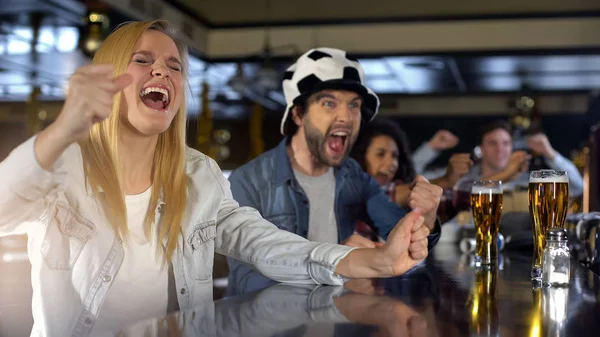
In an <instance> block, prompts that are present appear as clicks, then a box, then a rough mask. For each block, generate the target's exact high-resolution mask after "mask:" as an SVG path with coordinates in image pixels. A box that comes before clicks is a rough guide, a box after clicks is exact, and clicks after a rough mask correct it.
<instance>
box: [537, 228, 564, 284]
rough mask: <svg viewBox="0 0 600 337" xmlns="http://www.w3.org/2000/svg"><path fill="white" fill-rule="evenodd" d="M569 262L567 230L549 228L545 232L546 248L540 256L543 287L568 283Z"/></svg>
mask: <svg viewBox="0 0 600 337" xmlns="http://www.w3.org/2000/svg"><path fill="white" fill-rule="evenodd" d="M570 264H571V257H570V255H569V246H568V240H567V231H566V230H565V229H563V228H550V229H549V230H548V232H547V234H546V248H545V249H544V255H543V258H542V284H543V285H544V286H545V287H556V286H565V285H568V284H569V273H570V268H571V266H570Z"/></svg>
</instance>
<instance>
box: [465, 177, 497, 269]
mask: <svg viewBox="0 0 600 337" xmlns="http://www.w3.org/2000/svg"><path fill="white" fill-rule="evenodd" d="M471 209H472V210H473V221H474V222H475V230H476V235H475V265H476V266H482V265H495V264H496V263H497V262H498V230H499V227H500V216H502V182H501V181H476V182H474V183H473V187H472V188H471Z"/></svg>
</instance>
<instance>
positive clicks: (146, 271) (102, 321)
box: [91, 187, 169, 336]
mask: <svg viewBox="0 0 600 337" xmlns="http://www.w3.org/2000/svg"><path fill="white" fill-rule="evenodd" d="M151 195H152V187H150V188H149V189H148V190H147V191H145V192H143V193H141V194H137V195H126V196H125V204H126V206H127V225H128V227H129V236H128V238H127V240H126V241H124V242H123V249H124V251H125V256H124V257H123V263H122V264H121V268H120V269H119V272H118V273H117V277H116V278H115V279H114V280H113V281H112V284H111V286H110V289H109V290H108V294H107V296H106V299H105V300H104V303H103V304H102V307H101V308H100V312H99V314H98V319H97V320H96V323H95V324H94V328H93V329H92V332H91V336H106V335H110V334H109V333H116V332H118V331H120V330H122V329H124V328H125V327H127V326H129V325H131V324H133V323H136V322H138V321H141V320H144V319H148V318H155V317H162V316H165V315H166V314H167V302H168V270H169V268H168V264H166V263H162V262H161V261H162V260H160V259H159V258H158V256H157V254H156V247H157V245H156V238H155V237H152V238H151V239H150V240H148V239H147V238H146V235H145V234H144V219H145V217H146V212H147V210H148V207H149V205H150V197H151Z"/></svg>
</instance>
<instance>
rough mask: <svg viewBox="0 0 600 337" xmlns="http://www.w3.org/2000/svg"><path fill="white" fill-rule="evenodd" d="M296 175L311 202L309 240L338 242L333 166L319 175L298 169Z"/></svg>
mask: <svg viewBox="0 0 600 337" xmlns="http://www.w3.org/2000/svg"><path fill="white" fill-rule="evenodd" d="M294 175H295V176H296V179H297V180H298V183H299V184H300V186H301V187H302V189H303V190H304V193H306V196H307V197H308V203H309V217H308V237H307V239H308V240H309V241H316V242H328V243H339V242H338V228H337V221H336V219H335V207H334V205H335V176H334V175H333V168H332V167H330V168H329V170H328V171H327V173H325V174H323V175H321V176H318V177H313V176H307V175H304V174H302V173H300V172H298V171H296V170H294Z"/></svg>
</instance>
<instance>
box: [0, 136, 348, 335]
mask: <svg viewBox="0 0 600 337" xmlns="http://www.w3.org/2000/svg"><path fill="white" fill-rule="evenodd" d="M34 142H35V137H32V138H31V139H29V140H28V141H26V142H25V143H23V144H21V145H20V146H19V147H17V148H16V149H15V150H14V151H13V152H12V153H11V154H10V155H9V156H8V158H6V159H5V160H4V161H3V162H1V163H0V177H2V178H1V179H2V181H1V183H0V236H4V235H12V234H27V235H28V255H29V260H30V262H31V267H32V285H33V300H32V307H33V318H34V326H33V330H32V332H31V335H32V336H61V337H64V336H87V335H89V333H90V331H91V328H92V327H93V325H94V322H95V320H96V317H97V316H98V312H99V311H100V310H101V305H102V302H103V301H104V298H105V297H106V294H107V291H108V289H109V287H110V286H111V283H112V280H113V279H114V278H115V276H116V274H117V271H118V270H119V267H120V265H121V262H122V261H123V251H124V250H123V247H122V242H121V241H120V240H118V239H117V237H116V235H115V234H114V231H113V230H112V227H111V226H110V225H109V224H108V221H107V218H106V216H105V214H104V212H103V210H102V207H100V202H101V200H102V198H103V196H102V195H101V194H102V193H100V195H96V194H94V193H93V192H92V191H91V189H90V187H89V185H88V183H87V179H86V177H85V176H84V173H83V165H82V157H81V151H80V148H79V146H78V145H76V144H74V145H72V146H70V147H69V148H68V149H67V150H66V151H65V152H64V153H63V155H62V156H61V157H60V158H59V160H58V161H57V162H56V164H55V165H54V167H53V169H52V171H51V172H48V171H46V170H44V169H42V168H41V167H40V165H39V163H38V162H37V159H36V158H35V153H34ZM186 171H187V175H188V177H189V179H190V181H189V183H188V184H189V187H188V198H187V200H188V201H187V203H188V205H187V208H186V214H185V217H184V223H183V224H182V227H183V229H182V231H183V233H182V235H181V236H180V237H179V244H178V246H177V250H176V252H175V254H174V256H173V258H172V261H171V262H172V264H173V273H174V277H175V286H176V289H177V300H178V303H179V308H180V309H181V310H185V309H189V308H191V307H193V306H196V305H199V304H200V303H201V302H203V301H212V268H213V260H214V259H213V257H214V252H215V251H217V252H219V253H221V254H223V255H227V256H231V257H234V258H237V259H239V260H241V261H244V262H247V263H250V264H252V265H254V266H255V268H256V269H257V270H258V271H259V272H261V273H263V274H264V275H265V276H267V277H269V278H272V279H274V280H277V281H281V282H292V283H304V284H314V283H317V284H319V283H321V284H333V285H341V284H342V283H343V279H342V278H341V277H339V276H338V275H337V274H335V272H334V270H335V266H336V265H337V263H338V262H339V261H340V260H341V259H342V258H344V257H345V256H346V255H347V254H348V253H349V252H350V251H351V250H352V248H350V247H344V246H338V245H332V244H325V243H316V242H309V241H307V240H305V239H304V238H301V237H300V236H297V235H295V234H292V233H289V232H287V231H282V230H279V229H278V228H277V227H275V226H274V225H272V224H271V223H269V222H267V221H266V220H264V219H263V218H262V217H261V216H260V214H259V213H258V212H257V211H256V210H255V209H253V208H249V207H239V205H238V203H237V202H236V201H235V200H233V198H232V196H231V192H230V189H229V182H228V181H227V180H226V179H225V178H224V177H223V174H222V173H221V170H220V169H219V167H218V166H217V164H216V163H215V162H214V161H213V160H212V159H210V158H208V157H207V156H205V155H203V154H201V153H199V152H198V151H195V150H193V149H188V150H187V153H186ZM164 207H169V205H166V204H165V203H164V202H162V201H159V204H158V206H157V208H156V210H155V213H156V220H158V219H159V218H160V216H161V212H162V210H163V209H164ZM149 258H150V257H149ZM131 286H132V287H135V284H132V285H131ZM165 291H166V289H165Z"/></svg>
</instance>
